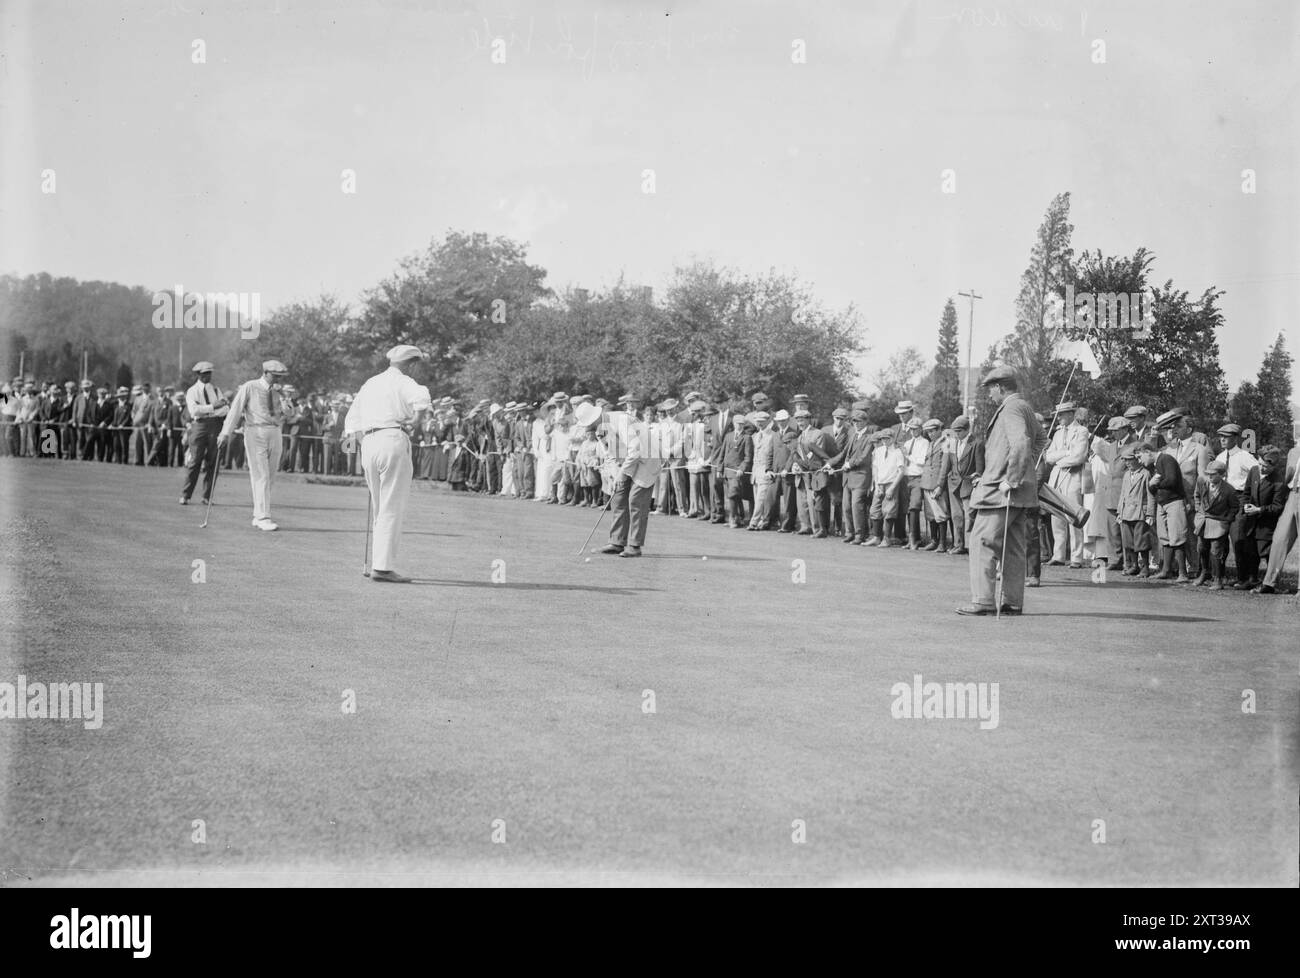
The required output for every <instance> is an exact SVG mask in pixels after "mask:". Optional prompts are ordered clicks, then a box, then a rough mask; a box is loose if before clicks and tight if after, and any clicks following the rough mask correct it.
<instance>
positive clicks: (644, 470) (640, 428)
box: [600, 394, 664, 557]
mask: <svg viewBox="0 0 1300 978" xmlns="http://www.w3.org/2000/svg"><path fill="white" fill-rule="evenodd" d="M618 403H619V404H621V405H623V407H624V409H625V412H626V414H620V413H619V412H615V413H614V414H611V415H610V428H611V431H610V433H609V440H610V458H611V459H612V460H613V461H614V462H615V464H616V465H617V470H616V471H617V475H616V476H615V477H614V492H613V495H612V497H611V498H610V502H609V508H610V511H611V512H613V514H614V523H613V525H612V526H611V527H610V529H609V544H608V545H607V546H605V547H602V548H601V551H600V552H601V553H603V554H617V555H618V556H620V557H640V556H641V548H642V546H644V545H645V531H646V526H647V524H648V523H649V516H650V497H651V496H652V495H654V487H655V480H656V479H658V478H659V470H660V469H661V468H663V464H664V460H663V452H662V451H661V448H660V445H659V444H658V439H657V438H656V432H657V429H655V428H653V427H652V426H651V424H650V418H649V417H648V416H647V418H646V419H645V420H642V421H638V420H637V410H638V409H639V408H640V407H641V398H640V397H638V396H637V395H636V394H624V395H623V396H622V397H620V398H619V399H618ZM624 452H626V454H624Z"/></svg>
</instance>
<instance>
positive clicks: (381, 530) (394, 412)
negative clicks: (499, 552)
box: [343, 344, 433, 584]
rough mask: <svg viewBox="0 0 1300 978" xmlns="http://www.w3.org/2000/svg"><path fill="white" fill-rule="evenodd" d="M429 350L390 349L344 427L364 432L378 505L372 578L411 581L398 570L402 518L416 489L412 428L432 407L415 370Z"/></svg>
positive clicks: (365, 461)
mask: <svg viewBox="0 0 1300 978" xmlns="http://www.w3.org/2000/svg"><path fill="white" fill-rule="evenodd" d="M423 359H424V354H423V353H421V352H420V351H419V349H417V348H416V347H414V346H408V345H406V344H402V345H400V346H395V347H393V348H392V349H391V350H389V351H388V369H387V370H385V371H384V372H383V373H381V374H376V375H375V376H374V377H371V378H370V379H369V380H367V381H366V382H365V383H364V384H362V385H361V390H360V391H358V392H357V396H356V398H355V399H354V400H353V401H352V407H351V408H349V409H348V416H347V420H345V421H344V423H343V430H344V432H345V433H346V434H349V435H352V436H353V437H357V436H360V437H361V439H362V441H361V469H362V471H363V472H364V473H365V476H366V486H367V487H368V488H369V489H370V500H371V505H372V507H373V511H374V534H375V544H374V546H375V549H374V557H373V559H372V560H371V564H370V567H371V570H370V579H371V580H372V581H375V582H376V583H381V584H383V583H387V584H409V583H410V582H411V579H410V578H409V577H403V576H402V575H401V574H398V573H397V571H396V566H397V546H398V543H399V542H400V540H401V537H402V518H403V516H404V515H405V513H406V501H407V499H408V498H409V497H410V493H411V441H410V437H409V436H408V434H407V432H409V431H411V430H412V429H413V428H415V427H417V426H418V425H419V424H420V423H421V421H422V420H423V418H424V414H425V412H427V411H429V410H431V409H432V407H433V404H432V402H431V400H430V398H429V390H428V388H427V387H423V386H421V385H420V384H417V383H416V382H415V381H414V380H413V379H412V378H411V377H410V376H409V374H410V371H411V369H412V368H413V367H414V365H415V362H416V361H417V360H423Z"/></svg>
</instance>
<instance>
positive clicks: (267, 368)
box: [262, 360, 289, 374]
mask: <svg viewBox="0 0 1300 978" xmlns="http://www.w3.org/2000/svg"><path fill="white" fill-rule="evenodd" d="M288 372H289V368H288V367H286V366H285V365H284V364H282V363H281V362H280V361H279V360H263V361H262V373H270V374H287V373H288Z"/></svg>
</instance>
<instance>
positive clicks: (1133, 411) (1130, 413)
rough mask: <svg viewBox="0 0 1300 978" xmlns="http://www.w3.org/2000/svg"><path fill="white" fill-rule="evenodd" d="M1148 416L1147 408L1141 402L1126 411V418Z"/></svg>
mask: <svg viewBox="0 0 1300 978" xmlns="http://www.w3.org/2000/svg"><path fill="white" fill-rule="evenodd" d="M1146 416H1147V409H1146V408H1144V407H1143V406H1142V405H1141V404H1134V405H1133V406H1132V407H1131V408H1129V409H1128V410H1127V411H1125V412H1124V417H1126V418H1145V417H1146Z"/></svg>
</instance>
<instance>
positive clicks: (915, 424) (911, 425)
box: [907, 418, 921, 431]
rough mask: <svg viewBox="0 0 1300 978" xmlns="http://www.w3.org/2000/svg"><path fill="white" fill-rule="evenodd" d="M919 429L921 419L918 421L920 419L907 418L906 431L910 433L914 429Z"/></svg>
mask: <svg viewBox="0 0 1300 978" xmlns="http://www.w3.org/2000/svg"><path fill="white" fill-rule="evenodd" d="M919 427H921V419H920V418H908V419H907V429H908V430H909V431H911V430H913V429H915V428H919Z"/></svg>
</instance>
